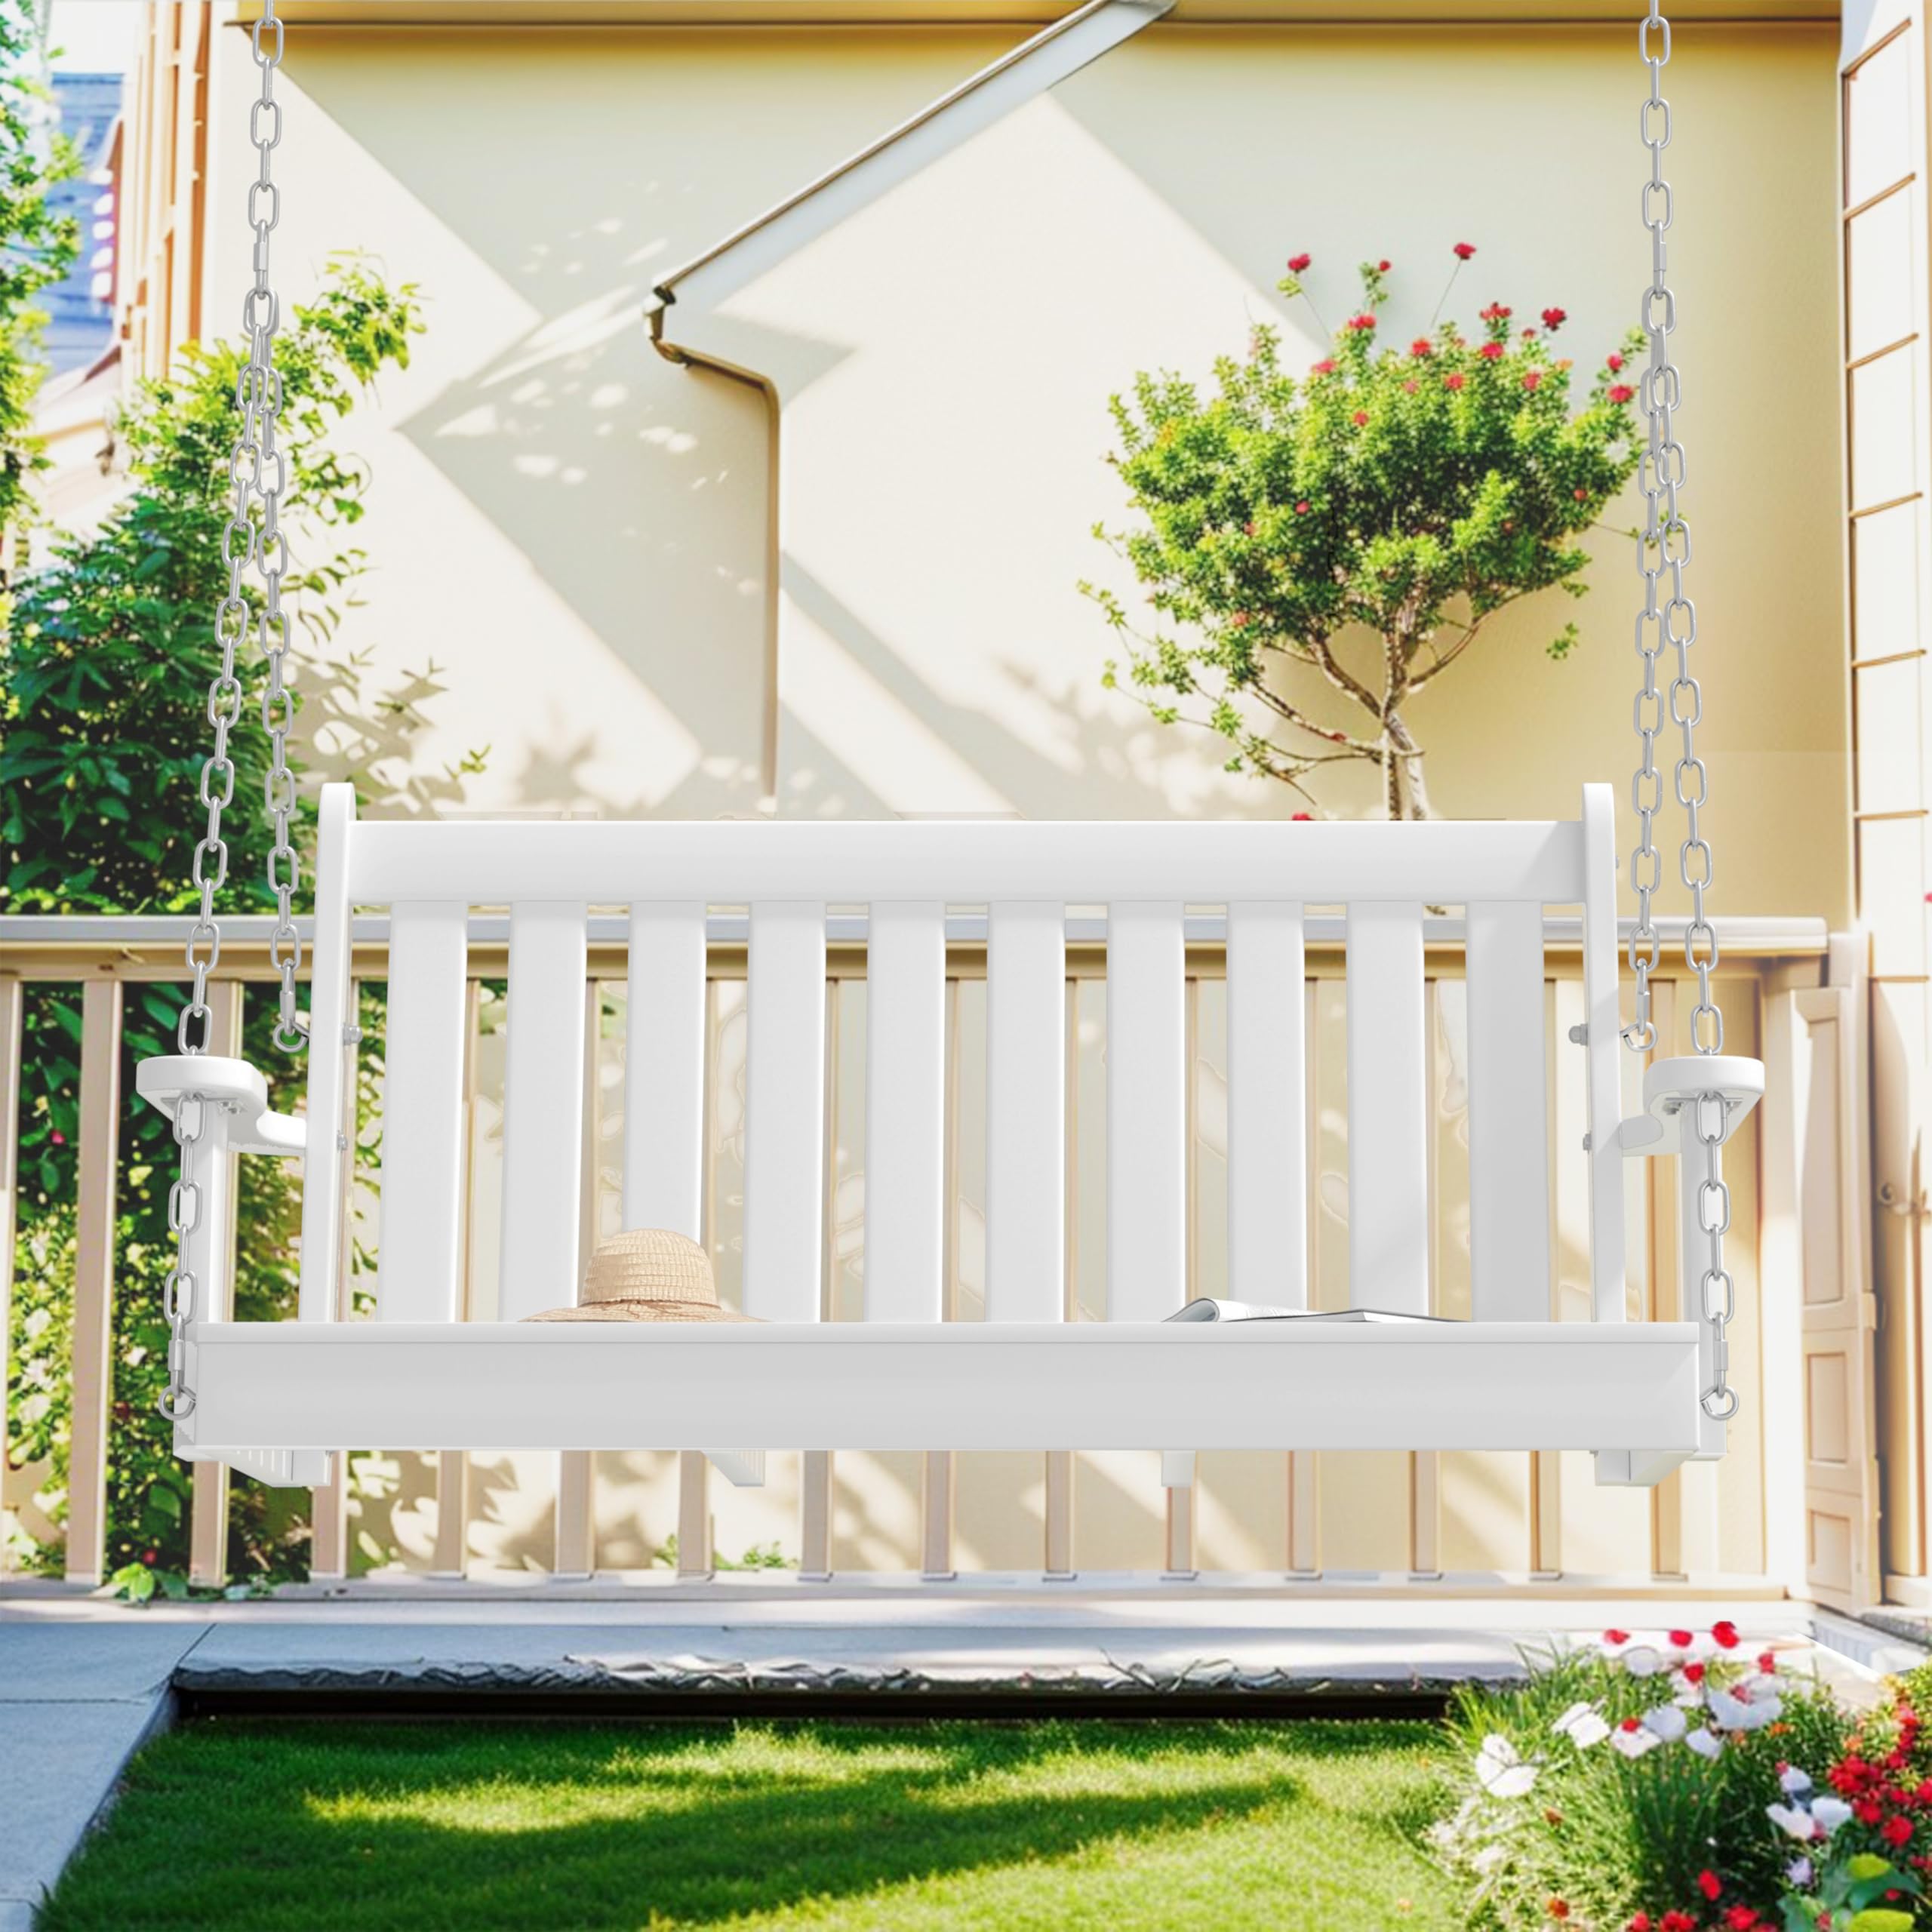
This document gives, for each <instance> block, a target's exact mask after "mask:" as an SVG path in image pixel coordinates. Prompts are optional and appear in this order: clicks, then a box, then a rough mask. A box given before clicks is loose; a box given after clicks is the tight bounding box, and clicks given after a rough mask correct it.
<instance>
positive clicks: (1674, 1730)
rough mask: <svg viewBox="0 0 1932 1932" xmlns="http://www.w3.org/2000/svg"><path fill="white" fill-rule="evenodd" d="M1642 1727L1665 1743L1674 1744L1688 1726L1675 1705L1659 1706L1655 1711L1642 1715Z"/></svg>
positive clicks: (1682, 1714)
mask: <svg viewBox="0 0 1932 1932" xmlns="http://www.w3.org/2000/svg"><path fill="white" fill-rule="evenodd" d="M1689 1728H1690V1726H1689V1725H1688V1724H1686V1723H1685V1721H1684V1713H1683V1712H1681V1711H1680V1710H1679V1709H1678V1708H1677V1706H1675V1704H1660V1705H1659V1706H1657V1709H1655V1710H1654V1711H1646V1712H1644V1729H1645V1730H1651V1731H1654V1732H1655V1733H1656V1734H1657V1736H1658V1737H1660V1738H1662V1739H1663V1741H1664V1743H1666V1744H1675V1743H1676V1742H1677V1740H1678V1739H1679V1738H1680V1737H1682V1736H1683V1735H1684V1733H1685V1731H1687V1730H1689Z"/></svg>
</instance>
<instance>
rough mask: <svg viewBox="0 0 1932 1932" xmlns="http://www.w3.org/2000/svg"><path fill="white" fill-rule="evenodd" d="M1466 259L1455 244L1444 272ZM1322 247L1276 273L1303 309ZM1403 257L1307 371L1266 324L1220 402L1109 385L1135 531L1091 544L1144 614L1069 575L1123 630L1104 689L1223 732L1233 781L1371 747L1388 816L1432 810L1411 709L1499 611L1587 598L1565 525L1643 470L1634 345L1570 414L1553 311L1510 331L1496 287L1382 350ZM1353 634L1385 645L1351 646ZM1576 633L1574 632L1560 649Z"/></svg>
mask: <svg viewBox="0 0 1932 1932" xmlns="http://www.w3.org/2000/svg"><path fill="white" fill-rule="evenodd" d="M1454 254H1455V258H1456V266H1455V269H1452V270H1451V275H1450V281H1451V285H1453V284H1454V280H1455V277H1456V272H1457V270H1460V268H1461V266H1462V265H1463V263H1466V261H1468V260H1469V258H1470V257H1472V256H1473V255H1474V254H1475V249H1474V248H1472V246H1471V245H1469V243H1467V242H1459V243H1458V244H1457V246H1456V248H1455V251H1454ZM1309 259H1310V258H1309V257H1308V256H1306V255H1297V256H1296V257H1294V258H1293V259H1292V260H1291V261H1290V262H1289V263H1288V271H1289V272H1288V274H1287V277H1286V278H1284V280H1283V281H1281V284H1280V287H1281V291H1282V292H1283V293H1284V294H1286V295H1287V296H1288V297H1291V299H1292V298H1294V297H1303V299H1306V297H1305V295H1304V291H1303V284H1302V277H1303V274H1304V273H1305V272H1306V270H1307V269H1308V268H1309ZM1388 277H1389V263H1387V262H1369V263H1364V264H1363V265H1362V267H1361V291H1362V300H1361V307H1360V308H1359V309H1358V310H1357V311H1356V312H1355V313H1353V314H1352V315H1349V317H1348V318H1347V319H1346V321H1344V322H1343V325H1341V326H1340V328H1337V329H1335V330H1334V331H1332V337H1333V343H1334V346H1333V349H1332V350H1331V353H1329V354H1328V355H1324V356H1323V357H1322V358H1321V359H1320V360H1319V361H1317V362H1316V363H1315V365H1314V366H1313V367H1312V368H1310V369H1309V371H1308V372H1307V374H1306V375H1303V376H1296V375H1293V374H1290V373H1289V372H1288V371H1287V370H1286V369H1284V368H1283V367H1282V364H1281V337H1280V333H1279V331H1278V330H1276V329H1274V328H1269V327H1266V326H1263V327H1260V328H1257V329H1256V330H1255V331H1254V336H1253V338H1252V340H1251V342H1250V343H1249V346H1248V352H1247V356H1246V358H1245V359H1240V360H1238V359H1236V358H1234V357H1232V356H1226V357H1223V358H1221V359H1220V361H1218V362H1217V364H1216V365H1215V368H1214V376H1215V383H1216V387H1215V390H1214V393H1213V394H1212V395H1209V396H1206V397H1204V396H1203V395H1202V393H1201V391H1200V389H1198V387H1197V386H1196V385H1195V383H1192V382H1190V381H1189V380H1186V378H1184V377H1181V376H1179V375H1176V374H1171V373H1162V374H1158V375H1149V374H1144V373H1143V374H1140V375H1138V376H1137V377H1135V378H1134V390H1133V394H1132V396H1131V398H1124V397H1121V396H1115V398H1113V400H1112V409H1113V416H1114V421H1115V425H1116V426H1117V428H1118V433H1119V437H1120V448H1119V450H1118V451H1117V452H1116V453H1115V454H1114V456H1113V457H1112V459H1111V460H1112V461H1113V462H1114V463H1115V465H1116V466H1118V469H1119V470H1120V472H1121V475H1122V477H1123V478H1124V479H1125V481H1126V483H1127V486H1128V494H1129V500H1130V501H1131V503H1132V505H1133V506H1134V509H1136V510H1137V511H1139V512H1140V514H1141V515H1142V516H1143V518H1145V519H1146V521H1145V522H1144V524H1143V525H1142V526H1141V527H1140V528H1136V529H1134V530H1131V531H1124V532H1112V531H1109V530H1107V529H1106V527H1105V526H1104V525H1100V526H1097V528H1096V529H1095V532H1094V534H1095V535H1096V536H1097V537H1100V538H1101V539H1102V540H1103V541H1105V542H1106V543H1109V545H1110V546H1112V548H1113V549H1115V551H1116V552H1117V553H1118V555H1121V556H1122V557H1124V558H1125V559H1126V561H1128V563H1129V564H1130V565H1131V566H1132V568H1133V570H1134V574H1135V576H1136V577H1137V578H1138V579H1139V580H1140V583H1142V584H1143V586H1146V591H1147V601H1148V603H1149V605H1150V606H1151V607H1152V611H1153V612H1154V614H1155V622H1154V623H1153V624H1152V626H1150V627H1148V628H1141V627H1139V626H1137V625H1136V623H1134V621H1133V620H1132V619H1131V617H1130V615H1129V613H1128V609H1127V608H1126V606H1125V605H1124V604H1123V603H1122V602H1121V600H1120V599H1119V598H1118V597H1117V596H1115V595H1114V593H1113V592H1111V591H1109V590H1106V589H1097V588H1096V587H1095V586H1093V585H1091V584H1082V585H1081V589H1082V590H1083V591H1084V592H1085V593H1086V594H1087V595H1088V596H1090V597H1091V598H1093V599H1094V601H1096V602H1097V604H1099V605H1100V607H1101V608H1102V609H1103V611H1105V612H1106V616H1107V618H1108V620H1109V623H1112V626H1114V629H1115V631H1116V632H1117V633H1118V635H1120V637H1121V638H1122V640H1123V641H1124V645H1125V646H1126V650H1127V662H1126V666H1125V668H1124V670H1123V669H1122V667H1121V665H1120V663H1118V662H1115V663H1109V666H1108V667H1107V672H1106V683H1107V685H1108V686H1109V688H1115V687H1116V686H1117V685H1118V684H1119V683H1120V682H1121V681H1123V680H1124V682H1125V683H1126V684H1127V685H1128V686H1129V687H1130V688H1131V689H1132V691H1134V694H1136V695H1137V696H1138V697H1140V700H1141V701H1142V702H1143V703H1144V704H1145V705H1146V707H1147V709H1148V710H1149V712H1150V713H1151V714H1152V716H1153V717H1154V718H1155V719H1156V720H1158V721H1159V722H1161V723H1162V724H1176V723H1186V724H1193V725H1196V726H1200V727H1204V728H1207V730H1209V731H1214V732H1215V733H1217V734H1219V735H1220V736H1221V737H1224V738H1226V740H1229V743H1230V744H1231V746H1232V748H1233V749H1232V755H1230V756H1229V759H1228V769H1229V771H1244V770H1246V771H1255V772H1258V773H1260V774H1263V776H1265V777H1270V778H1275V779H1278V780H1281V781H1282V782H1283V783H1286V784H1288V785H1291V786H1294V787H1295V788H1296V789H1297V790H1303V789H1304V788H1305V784H1306V780H1307V779H1308V778H1309V776H1310V774H1312V773H1313V772H1315V771H1317V770H1318V768H1321V767H1322V766H1324V765H1328V764H1336V763H1340V762H1345V761H1353V760H1365V761H1371V762H1373V763H1374V764H1377V765H1379V766H1380V769H1381V774H1382V783H1383V798H1384V801H1385V802H1386V806H1387V809H1388V812H1389V817H1392V818H1424V817H1428V816H1429V796H1428V792H1427V790H1426V788H1425V786H1424V784H1423V749H1422V747H1421V746H1420V745H1419V744H1418V743H1417V741H1416V739H1415V737H1414V733H1413V732H1412V731H1411V728H1410V726H1409V723H1408V721H1407V705H1408V703H1409V701H1410V700H1411V699H1412V698H1414V697H1415V696H1416V694H1417V693H1418V692H1420V691H1423V690H1425V689H1426V688H1427V687H1428V686H1429V685H1431V684H1432V683H1433V682H1434V681H1435V679H1436V678H1439V677H1440V676H1441V675H1442V673H1443V672H1444V671H1446V670H1447V669H1448V668H1449V666H1451V665H1452V664H1454V663H1456V662H1457V660H1458V659H1459V658H1460V657H1463V656H1464V655H1465V654H1466V653H1467V652H1468V651H1469V647H1470V645H1472V644H1473V643H1474V642H1475V640H1476V638H1477V637H1478V635H1481V632H1482V630H1483V628H1484V625H1485V624H1486V623H1487V621H1488V620H1489V619H1490V618H1491V617H1493V616H1494V614H1496V613H1497V611H1500V610H1502V609H1503V608H1505V607H1506V606H1507V605H1511V604H1513V603H1515V601H1517V600H1518V599H1519V598H1524V597H1527V596H1531V595H1534V594H1535V593H1536V592H1539V591H1543V590H1547V589H1561V590H1563V591H1564V592H1567V594H1569V595H1571V596H1573V597H1580V596H1581V595H1583V592H1584V590H1585V588H1586V586H1585V584H1584V582H1583V570H1584V567H1585V565H1586V563H1587V562H1588V561H1589V559H1588V556H1587V553H1586V552H1585V551H1584V550H1583V549H1582V548H1581V547H1580V546H1579V544H1578V543H1577V538H1578V537H1579V536H1580V534H1581V533H1582V532H1583V531H1586V530H1587V529H1588V528H1589V527H1590V526H1591V525H1592V524H1593V523H1595V521H1596V520H1597V518H1598V516H1599V515H1600V514H1601V512H1602V510H1603V508H1604V505H1605V504H1606V503H1607V502H1608V501H1609V500H1610V499H1611V497H1614V495H1615V494H1617V491H1619V490H1620V489H1621V488H1623V485H1624V484H1625V483H1626V482H1627V481H1629V478H1630V476H1631V475H1632V472H1633V471H1634V470H1635V467H1636V464H1637V460H1638V451H1637V446H1636V439H1635V435H1634V433H1633V432H1634V427H1635V425H1634V422H1633V418H1632V410H1631V404H1632V401H1634V399H1635V389H1633V388H1632V385H1631V383H1630V382H1629V380H1626V376H1625V374H1624V364H1625V360H1626V355H1627V354H1628V353H1629V352H1631V350H1632V349H1633V348H1634V346H1635V344H1634V342H1633V343H1626V349H1625V351H1624V352H1623V353H1615V354H1612V355H1608V356H1607V357H1606V358H1604V361H1603V362H1602V363H1601V365H1599V367H1598V368H1597V369H1596V371H1595V372H1594V373H1593V374H1592V375H1591V377H1589V379H1588V380H1589V388H1588V391H1587V393H1586V396H1585V398H1584V401H1583V408H1581V410H1580V411H1578V412H1577V413H1576V414H1572V413H1571V408H1572V398H1571V391H1572V387H1573V382H1572V371H1571V362H1570V361H1569V359H1568V358H1567V357H1564V356H1560V355H1557V354H1556V353H1555V343H1554V340H1553V338H1554V337H1555V335H1556V334H1557V332H1558V331H1559V330H1560V329H1561V327H1562V325H1563V323H1564V319H1565V318H1564V312H1563V311H1562V310H1561V309H1557V308H1549V309H1544V310H1543V314H1542V317H1541V320H1540V325H1537V326H1532V327H1528V328H1518V327H1517V326H1516V325H1515V321H1514V318H1513V316H1512V312H1511V310H1510V309H1509V308H1508V307H1506V306H1505V305H1504V304H1503V303H1500V302H1492V303H1491V304H1490V305H1489V306H1488V307H1487V308H1486V309H1484V310H1483V311H1482V312H1481V325H1482V326H1481V330H1480V331H1479V332H1478V334H1477V335H1476V336H1475V337H1473V338H1472V337H1470V336H1469V335H1467V334H1465V333H1464V331H1463V330H1462V329H1461V328H1460V327H1458V326H1457V324H1455V323H1454V322H1453V321H1445V322H1441V323H1440V324H1438V325H1432V331H1431V332H1430V333H1429V334H1426V335H1422V336H1418V337H1417V338H1416V339H1415V340H1414V341H1413V342H1411V343H1409V344H1408V346H1407V347H1406V348H1405V349H1396V348H1392V347H1383V346H1380V338H1379V335H1378V326H1379V323H1380V311H1381V309H1382V308H1383V305H1384V303H1386V300H1387V297H1388ZM1447 295H1448V290H1447V288H1445V289H1444V295H1443V300H1444V301H1446V300H1447ZM1442 306H1443V305H1442V303H1441V302H1438V304H1437V314H1438V315H1440V314H1441V308H1442ZM1317 319H1318V320H1319V317H1318V318H1317ZM1324 333H1330V332H1329V331H1327V330H1326V326H1325V325H1324ZM1351 633H1353V635H1351ZM1364 634H1373V636H1374V638H1376V639H1377V640H1378V641H1379V648H1375V649H1374V650H1372V651H1367V650H1364V649H1363V648H1361V646H1362V645H1363V644H1364V643H1365V642H1366V636H1365V635H1364ZM1576 641H1577V630H1576V626H1574V624H1566V625H1565V626H1564V627H1563V628H1562V629H1561V631H1559V632H1558V633H1557V635H1556V636H1555V638H1553V639H1552V641H1551V643H1550V645H1549V654H1550V655H1551V656H1552V657H1557V658H1561V657H1564V656H1566V655H1567V654H1568V653H1569V651H1571V648H1573V647H1574V645H1575V643H1576ZM1300 672H1310V673H1312V674H1313V675H1314V676H1315V677H1317V678H1321V679H1322V680H1324V681H1325V682H1326V683H1327V685H1328V686H1329V687H1331V688H1332V689H1333V690H1334V691H1337V692H1339V693H1340V694H1342V695H1343V697H1346V699H1347V700H1349V702H1350V703H1352V705H1354V706H1356V707H1357V708H1358V709H1359V710H1360V711H1361V712H1363V713H1364V714H1365V715H1366V716H1365V721H1364V722H1363V723H1362V724H1360V725H1358V727H1357V728H1355V729H1353V730H1341V729H1338V728H1335V727H1334V726H1332V725H1331V724H1328V723H1327V722H1326V721H1325V720H1324V719H1323V718H1321V717H1318V716H1317V715H1314V714H1313V713H1312V712H1310V711H1309V709H1306V706H1305V703H1304V700H1303V697H1301V696H1300V694H1298V693H1297V691H1295V689H1294V685H1293V684H1292V682H1291V681H1289V675H1288V674H1297V673H1300ZM1257 718H1259V720H1260V721H1259V723H1257Z"/></svg>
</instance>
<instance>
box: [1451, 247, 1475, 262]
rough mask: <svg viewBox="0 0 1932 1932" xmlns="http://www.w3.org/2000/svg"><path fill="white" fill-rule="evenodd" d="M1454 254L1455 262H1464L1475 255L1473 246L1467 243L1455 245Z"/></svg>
mask: <svg viewBox="0 0 1932 1932" xmlns="http://www.w3.org/2000/svg"><path fill="white" fill-rule="evenodd" d="M1455 253H1456V259H1457V261H1459V262H1466V261H1467V260H1469V257H1471V256H1472V255H1473V254H1475V245H1474V244H1473V243H1472V242H1457V244H1456V251H1455Z"/></svg>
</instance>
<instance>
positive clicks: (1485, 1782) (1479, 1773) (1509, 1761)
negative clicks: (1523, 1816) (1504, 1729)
mask: <svg viewBox="0 0 1932 1932" xmlns="http://www.w3.org/2000/svg"><path fill="white" fill-rule="evenodd" d="M1536 1781H1537V1767H1536V1766H1535V1765H1534V1764H1525V1763H1524V1761H1523V1760H1522V1758H1521V1757H1519V1756H1518V1755H1517V1751H1516V1747H1515V1745H1513V1744H1512V1743H1510V1742H1509V1739H1508V1738H1506V1737H1500V1736H1499V1735H1498V1734H1497V1733H1496V1732H1494V1731H1491V1733H1490V1734H1489V1735H1488V1736H1487V1737H1485V1738H1484V1740H1483V1741H1482V1749H1481V1750H1480V1751H1478V1752H1477V1753H1476V1782H1477V1783H1478V1784H1480V1785H1481V1786H1482V1788H1483V1789H1484V1791H1486V1792H1488V1793H1489V1795H1490V1796H1491V1797H1492V1798H1522V1797H1525V1796H1527V1795H1528V1793H1529V1792H1530V1790H1531V1787H1532V1786H1534V1784H1535V1783H1536Z"/></svg>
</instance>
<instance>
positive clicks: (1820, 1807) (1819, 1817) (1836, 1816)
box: [1811, 1798, 1851, 1838]
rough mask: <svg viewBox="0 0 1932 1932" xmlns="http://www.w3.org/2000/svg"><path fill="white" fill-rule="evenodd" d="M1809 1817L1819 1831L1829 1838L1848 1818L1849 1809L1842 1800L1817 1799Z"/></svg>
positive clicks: (1849, 1815) (1849, 1814)
mask: <svg viewBox="0 0 1932 1932" xmlns="http://www.w3.org/2000/svg"><path fill="white" fill-rule="evenodd" d="M1811 1816H1812V1817H1813V1819H1814V1820H1815V1821H1816V1822H1817V1826H1818V1828H1819V1829H1820V1831H1822V1832H1823V1833H1824V1834H1825V1835H1826V1837H1827V1838H1829V1837H1830V1836H1831V1835H1832V1832H1835V1831H1836V1830H1837V1829H1838V1827H1839V1826H1841V1825H1842V1824H1844V1823H1846V1822H1847V1820H1849V1819H1850V1817H1851V1807H1850V1805H1849V1804H1847V1803H1846V1802H1845V1801H1844V1799H1843V1798H1817V1799H1814V1801H1813V1803H1812V1806H1811Z"/></svg>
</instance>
